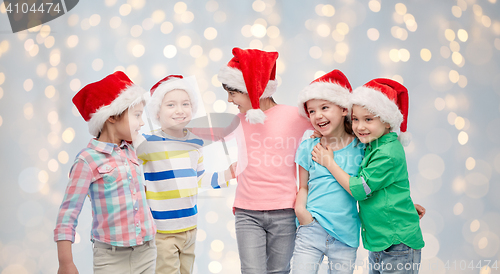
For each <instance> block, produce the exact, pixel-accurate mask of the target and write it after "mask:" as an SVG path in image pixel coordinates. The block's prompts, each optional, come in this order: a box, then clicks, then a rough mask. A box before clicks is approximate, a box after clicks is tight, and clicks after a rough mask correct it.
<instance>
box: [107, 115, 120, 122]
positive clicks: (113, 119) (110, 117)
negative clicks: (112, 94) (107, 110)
mask: <svg viewBox="0 0 500 274" xmlns="http://www.w3.org/2000/svg"><path fill="white" fill-rule="evenodd" d="M106 121H108V122H110V123H111V124H114V123H116V122H118V119H116V117H115V116H109V117H108V119H107V120H106Z"/></svg>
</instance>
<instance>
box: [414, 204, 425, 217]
mask: <svg viewBox="0 0 500 274" xmlns="http://www.w3.org/2000/svg"><path fill="white" fill-rule="evenodd" d="M414 205H415V209H416V210H417V213H418V217H419V218H420V219H422V217H424V215H425V207H423V206H421V205H419V204H414Z"/></svg>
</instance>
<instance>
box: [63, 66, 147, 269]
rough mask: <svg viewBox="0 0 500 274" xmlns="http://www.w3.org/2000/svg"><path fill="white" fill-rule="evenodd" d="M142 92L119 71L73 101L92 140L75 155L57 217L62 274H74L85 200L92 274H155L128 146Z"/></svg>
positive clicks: (142, 201)
mask: <svg viewBox="0 0 500 274" xmlns="http://www.w3.org/2000/svg"><path fill="white" fill-rule="evenodd" d="M144 93H145V91H144V89H142V88H140V87H138V86H136V85H134V83H133V82H132V81H130V79H129V78H128V77H127V76H126V75H125V73H123V72H121V71H117V72H115V73H113V74H111V75H109V76H107V77H106V78H104V79H102V80H100V81H98V82H95V83H91V84H88V85H86V86H85V87H84V88H83V89H82V90H80V91H79V92H78V93H77V94H76V95H75V97H73V103H74V104H75V106H76V107H77V109H78V111H79V112H80V114H81V115H82V117H83V118H84V119H85V121H87V122H88V125H89V131H90V134H92V135H93V136H96V138H95V139H92V140H90V142H89V144H88V146H87V147H86V148H84V149H83V150H82V151H81V152H80V153H79V154H78V155H77V156H76V159H75V163H74V164H73V167H72V168H71V171H70V174H69V183H68V186H67V188H66V193H65V195H64V198H63V201H62V204H61V208H60V210H59V215H58V217H57V224H56V228H55V229H54V240H55V241H56V242H57V251H58V258H59V271H58V273H60V274H62V273H71V274H74V273H78V270H77V268H76V266H75V264H74V263H73V255H72V252H71V244H72V243H73V242H74V241H75V230H76V225H77V223H78V215H79V214H80V212H81V210H82V207H83V203H84V201H85V198H86V197H87V195H88V196H89V197H90V201H91V204H92V217H93V218H92V230H91V240H92V242H93V243H94V273H103V274H104V273H150V274H153V273H154V271H155V265H156V245H155V242H154V236H155V233H156V230H155V224H154V221H153V216H152V215H151V211H150V210H149V207H148V205H147V203H146V195H145V191H144V184H143V179H142V176H141V169H140V166H139V163H138V159H137V156H136V154H135V150H134V147H133V146H132V145H131V142H132V139H133V138H135V137H136V136H137V135H138V133H139V129H140V128H141V127H142V126H143V125H144V122H143V121H142V118H141V116H142V112H143V108H144V97H143V95H144Z"/></svg>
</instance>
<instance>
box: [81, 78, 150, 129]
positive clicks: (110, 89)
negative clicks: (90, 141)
mask: <svg viewBox="0 0 500 274" xmlns="http://www.w3.org/2000/svg"><path fill="white" fill-rule="evenodd" d="M145 92H146V91H145V90H144V89H143V88H141V87H139V86H137V85H135V84H134V83H133V82H132V81H131V80H130V79H129V78H128V77H127V75H125V73H123V72H121V71H117V72H115V73H113V74H110V75H108V76H106V78H104V79H102V80H100V81H98V82H95V83H91V84H88V85H86V86H85V87H83V88H82V89H81V90H80V91H79V92H78V93H77V94H76V95H75V96H74V97H73V104H75V106H76V108H77V109H78V111H79V112H80V114H81V115H82V117H83V119H85V121H87V122H88V123H89V132H90V134H92V135H93V136H97V135H99V132H101V130H102V127H103V125H104V123H105V122H106V120H107V119H108V118H109V117H111V116H114V115H120V114H121V113H123V112H124V111H125V110H126V109H128V108H129V107H132V106H134V105H135V104H138V103H140V102H144V97H143V95H144V93H145Z"/></svg>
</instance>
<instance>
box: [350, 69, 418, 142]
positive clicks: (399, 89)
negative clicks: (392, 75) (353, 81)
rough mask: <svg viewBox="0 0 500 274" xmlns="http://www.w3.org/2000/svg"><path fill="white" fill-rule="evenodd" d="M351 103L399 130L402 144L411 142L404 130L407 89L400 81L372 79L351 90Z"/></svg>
mask: <svg viewBox="0 0 500 274" xmlns="http://www.w3.org/2000/svg"><path fill="white" fill-rule="evenodd" d="M351 104H352V105H359V106H362V107H364V108H366V109H368V110H369V111H370V112H371V113H373V114H374V115H376V116H378V117H380V120H382V122H385V123H388V124H389V125H390V126H391V131H394V130H397V129H399V130H400V134H399V137H398V139H399V141H400V142H401V144H403V146H407V145H408V144H409V143H410V142H411V134H410V133H407V132H406V129H407V119H408V106H409V100H408V90H407V89H406V88H405V87H404V86H403V85H401V84H400V83H398V82H396V81H394V80H391V79H385V78H378V79H373V80H371V81H370V82H368V83H366V84H364V85H363V86H362V87H359V88H356V89H355V90H354V91H353V92H352V96H351Z"/></svg>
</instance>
